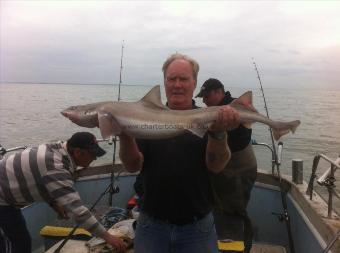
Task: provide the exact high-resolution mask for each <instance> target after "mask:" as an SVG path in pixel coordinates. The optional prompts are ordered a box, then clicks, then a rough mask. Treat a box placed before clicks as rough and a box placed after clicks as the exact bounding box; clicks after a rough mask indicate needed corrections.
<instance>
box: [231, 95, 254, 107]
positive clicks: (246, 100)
mask: <svg viewBox="0 0 340 253" xmlns="http://www.w3.org/2000/svg"><path fill="white" fill-rule="evenodd" d="M232 103H237V104H241V105H250V106H253V92H252V91H247V92H245V93H243V94H242V95H241V96H240V97H239V98H237V99H235V100H233V102H232Z"/></svg>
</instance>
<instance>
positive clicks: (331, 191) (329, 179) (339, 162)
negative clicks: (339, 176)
mask: <svg viewBox="0 0 340 253" xmlns="http://www.w3.org/2000/svg"><path fill="white" fill-rule="evenodd" d="M321 158H322V159H323V160H325V161H327V162H328V163H330V165H331V166H330V167H329V168H328V169H327V170H326V172H325V173H324V174H323V175H322V176H320V177H319V178H318V179H317V181H316V182H317V183H318V184H319V185H320V186H324V187H326V188H327V191H328V218H331V217H332V210H333V195H334V196H336V197H337V198H339V199H340V196H339V195H338V194H337V192H336V191H335V187H336V185H335V181H336V179H335V176H334V174H335V171H336V170H337V169H340V156H339V157H338V158H337V159H336V160H334V161H333V160H332V159H330V158H329V157H327V156H326V155H324V154H318V155H316V156H315V157H314V160H313V168H312V174H311V176H310V179H309V183H308V188H307V191H306V194H308V195H309V198H310V200H312V198H313V188H314V180H315V178H316V177H317V176H316V170H317V168H318V165H319V161H320V159H321Z"/></svg>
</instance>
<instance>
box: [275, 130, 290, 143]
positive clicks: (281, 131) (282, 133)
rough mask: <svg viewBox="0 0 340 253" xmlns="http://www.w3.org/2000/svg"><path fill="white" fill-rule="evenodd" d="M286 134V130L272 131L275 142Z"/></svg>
mask: <svg viewBox="0 0 340 253" xmlns="http://www.w3.org/2000/svg"><path fill="white" fill-rule="evenodd" d="M288 133H289V130H286V129H285V130H275V129H273V136H274V139H275V140H276V141H278V140H279V139H280V138H281V136H283V135H285V134H288Z"/></svg>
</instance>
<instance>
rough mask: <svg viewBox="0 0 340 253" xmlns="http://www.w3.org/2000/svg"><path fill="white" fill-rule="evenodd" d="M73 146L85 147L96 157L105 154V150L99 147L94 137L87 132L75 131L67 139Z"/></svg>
mask: <svg viewBox="0 0 340 253" xmlns="http://www.w3.org/2000/svg"><path fill="white" fill-rule="evenodd" d="M67 144H68V145H69V146H71V147H73V148H81V149H86V150H88V151H89V152H90V153H92V154H94V155H95V156H96V157H100V156H103V155H105V154H106V151H105V150H104V149H102V148H101V147H99V145H98V142H97V139H96V137H95V136H94V135H93V134H91V133H89V132H77V133H75V134H73V135H72V137H71V138H70V139H69V140H68V141H67Z"/></svg>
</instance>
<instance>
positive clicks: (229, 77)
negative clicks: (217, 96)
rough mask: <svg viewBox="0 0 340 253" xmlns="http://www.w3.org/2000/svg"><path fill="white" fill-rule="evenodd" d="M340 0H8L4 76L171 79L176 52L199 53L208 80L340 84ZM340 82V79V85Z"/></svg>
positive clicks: (0, 58)
mask: <svg viewBox="0 0 340 253" xmlns="http://www.w3.org/2000/svg"><path fill="white" fill-rule="evenodd" d="M339 11H340V3H337V2H323V1H315V2H308V3H307V2H303V1H301V2H268V1H265V2H248V1H242V2H230V1H220V2H217V1H216V2H213V3H212V2H209V1H199V2H192V1H187V2H186V1H181V2H179V1H175V2H169V1H163V2H131V1H126V2H123V1H100V2H98V1H85V2H83V1H82V2H80V1H44V2H43V1H27V2H24V1H10V2H9V1H8V2H7V1H6V2H1V20H0V21H1V24H0V26H1V27H0V28H1V30H0V31H1V34H0V35H1V37H0V43H1V51H0V63H1V64H0V75H1V81H29V82H66V83H67V82H77V83H117V82H118V80H119V70H120V66H119V65H120V57H121V45H122V41H123V40H124V46H125V48H124V58H123V64H124V68H123V81H124V82H125V83H128V84H154V83H161V82H162V73H161V65H162V63H163V61H164V60H165V58H166V57H167V56H169V55H170V54H171V53H174V52H176V51H177V52H181V53H185V54H188V55H190V56H192V57H193V58H195V59H197V60H198V61H199V63H200V65H201V71H200V75H199V81H204V79H205V78H207V77H218V78H221V79H222V80H224V81H225V82H230V83H232V84H234V85H238V86H243V85H246V86H250V87H251V85H252V83H254V82H255V83H256V75H254V69H253V65H252V57H254V58H255V60H256V62H258V64H259V66H260V67H261V71H262V74H263V75H264V76H265V78H266V80H269V85H270V86H282V85H283V84H285V85H286V83H290V84H291V86H292V87H297V86H300V87H304V86H305V85H306V83H308V85H309V86H313V87H320V86H321V85H327V86H329V87H336V86H337V85H339V79H338V77H337V76H338V75H337V74H336V73H335V72H336V71H335V69H336V68H338V67H339V60H338V59H339V50H338V48H339V45H340V44H339V43H340V34H339V33H338V32H337V29H338V27H339V26H340V17H339V15H338V13H339ZM339 86H340V85H339Z"/></svg>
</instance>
